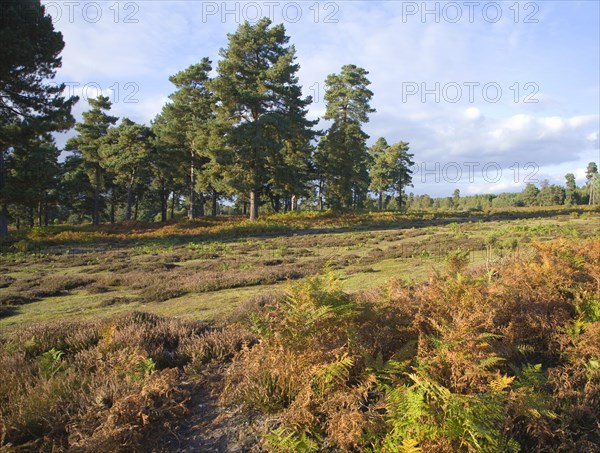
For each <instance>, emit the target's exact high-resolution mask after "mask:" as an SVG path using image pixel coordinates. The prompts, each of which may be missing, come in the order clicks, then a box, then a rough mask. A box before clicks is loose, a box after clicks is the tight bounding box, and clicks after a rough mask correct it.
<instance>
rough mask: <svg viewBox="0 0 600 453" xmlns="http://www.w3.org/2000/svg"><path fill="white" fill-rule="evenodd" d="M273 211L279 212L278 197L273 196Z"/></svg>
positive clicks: (279, 202) (279, 199)
mask: <svg viewBox="0 0 600 453" xmlns="http://www.w3.org/2000/svg"><path fill="white" fill-rule="evenodd" d="M273 211H275V212H279V211H281V198H279V197H278V196H275V199H274V200H273Z"/></svg>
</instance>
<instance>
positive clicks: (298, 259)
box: [0, 209, 600, 331]
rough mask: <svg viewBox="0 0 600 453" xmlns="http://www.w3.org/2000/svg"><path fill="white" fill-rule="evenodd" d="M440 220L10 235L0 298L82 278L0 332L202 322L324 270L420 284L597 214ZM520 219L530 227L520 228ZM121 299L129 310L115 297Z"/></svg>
mask: <svg viewBox="0 0 600 453" xmlns="http://www.w3.org/2000/svg"><path fill="white" fill-rule="evenodd" d="M452 214H453V216H450V215H447V216H446V217H444V216H443V215H438V214H431V213H427V214H411V213H409V214H395V213H374V214H346V215H340V216H335V215H333V214H331V213H305V214H297V213H294V214H290V215H287V216H284V215H276V216H271V217H269V218H267V219H265V220H262V221H261V222H259V223H258V224H250V223H248V222H245V221H242V222H240V221H239V220H237V222H236V221H234V220H232V219H205V220H201V221H198V222H192V223H189V222H186V223H182V224H174V225H168V226H163V227H161V226H157V225H137V224H129V225H116V226H114V227H112V229H111V227H109V226H102V227H100V228H98V229H93V228H91V227H72V228H67V227H52V228H49V229H39V228H37V229H34V230H31V231H29V232H25V231H23V232H19V233H18V235H17V238H18V239H19V240H20V241H23V240H27V241H30V243H32V244H35V247H32V248H31V250H30V251H21V252H17V251H15V249H14V247H13V246H12V245H10V244H9V245H6V244H5V245H4V246H3V248H2V250H3V252H2V255H1V256H0V273H2V275H7V276H10V277H13V278H14V279H15V281H14V282H12V283H11V284H10V285H9V286H8V287H6V288H0V301H1V300H2V297H5V296H6V295H15V294H16V295H23V294H28V292H31V291H34V292H35V291H38V292H39V291H40V290H43V289H44V288H45V287H48V286H50V287H52V285H53V284H54V286H56V283H55V282H54V283H53V281H52V280H53V279H55V278H63V279H69V278H73V279H76V278H89V279H91V283H90V284H89V285H87V286H84V287H80V288H76V289H73V290H66V291H62V292H61V293H60V294H59V295H56V296H53V297H42V298H41V300H38V301H36V302H31V303H28V304H24V305H19V306H15V307H13V309H12V314H5V317H3V318H0V331H1V330H12V329H15V328H18V327H19V326H23V325H28V324H32V323H42V322H45V321H48V320H55V319H92V318H103V317H108V316H112V315H114V314H118V313H124V312H129V311H133V310H143V311H148V312H152V313H156V314H160V315H166V316H177V317H183V318H189V319H198V320H213V319H217V318H219V317H221V316H223V315H226V314H227V313H229V312H231V311H232V310H233V309H235V307H236V306H237V305H239V304H240V302H243V301H244V300H246V299H248V298H249V297H251V296H256V295H258V294H262V293H268V292H271V291H274V290H278V289H280V288H282V287H283V285H284V284H285V281H286V279H287V278H288V277H293V278H300V277H304V276H308V275H315V274H317V273H319V272H320V271H321V270H322V269H323V268H324V267H325V266H326V265H328V264H329V266H331V268H332V269H334V271H335V272H336V273H337V274H338V275H340V277H341V281H342V285H343V289H344V290H345V291H348V292H358V291H362V290H365V289H368V288H372V287H377V286H381V285H383V284H385V283H386V282H387V281H388V280H389V279H390V278H394V279H400V280H407V281H416V282H419V281H423V280H425V279H427V278H428V276H429V275H431V273H432V272H438V273H440V272H443V271H444V269H445V267H446V263H445V257H446V256H447V254H448V253H451V252H453V251H456V250H462V251H463V252H464V251H471V254H470V262H469V265H470V266H488V267H489V266H493V265H494V262H496V261H498V260H501V259H506V257H510V256H511V254H513V253H515V252H522V251H525V250H527V249H528V248H529V244H530V243H531V241H546V240H550V239H554V238H556V237H567V238H573V239H584V238H589V237H598V236H599V235H600V228H599V227H598V225H599V224H600V222H598V221H599V220H600V215H599V213H598V212H597V211H586V212H585V213H584V214H583V215H581V216H579V215H578V216H573V215H570V214H569V213H568V212H563V210H559V209H556V210H555V211H550V212H548V211H547V210H545V211H540V210H529V211H527V210H523V211H514V212H513V211H511V212H503V213H497V214H494V215H482V214H480V216H481V217H479V218H477V217H472V215H471V214H469V215H466V214H464V213H452ZM527 215H529V216H530V217H531V218H525V219H524V218H523V217H526V216H527ZM128 229H129V230H128ZM68 250H70V251H73V250H77V251H79V252H81V253H76V254H70V253H67V251H68ZM33 279H35V281H34V280H33ZM123 297H126V298H129V299H131V301H130V302H129V303H122V302H123V299H117V298H123ZM111 300H112V301H115V300H116V301H117V302H116V303H112V304H111V303H110V301H111Z"/></svg>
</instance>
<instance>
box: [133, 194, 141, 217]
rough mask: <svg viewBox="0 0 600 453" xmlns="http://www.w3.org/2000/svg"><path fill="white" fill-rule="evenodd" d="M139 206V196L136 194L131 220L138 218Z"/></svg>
mask: <svg viewBox="0 0 600 453" xmlns="http://www.w3.org/2000/svg"><path fill="white" fill-rule="evenodd" d="M139 206H140V197H139V195H137V194H136V196H135V212H134V213H133V220H137V219H138V207H139Z"/></svg>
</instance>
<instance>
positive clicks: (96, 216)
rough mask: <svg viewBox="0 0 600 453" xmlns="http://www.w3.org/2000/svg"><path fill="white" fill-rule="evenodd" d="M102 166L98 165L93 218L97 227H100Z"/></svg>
mask: <svg viewBox="0 0 600 453" xmlns="http://www.w3.org/2000/svg"><path fill="white" fill-rule="evenodd" d="M100 172H101V168H100V164H96V170H95V173H96V175H95V176H96V178H95V179H96V181H95V186H94V215H93V216H92V223H93V224H94V225H95V226H98V225H100Z"/></svg>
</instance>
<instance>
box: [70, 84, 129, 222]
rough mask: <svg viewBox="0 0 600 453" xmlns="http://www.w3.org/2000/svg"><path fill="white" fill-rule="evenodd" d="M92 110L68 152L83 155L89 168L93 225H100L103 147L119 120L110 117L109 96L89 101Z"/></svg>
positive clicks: (84, 115) (85, 117)
mask: <svg viewBox="0 0 600 453" xmlns="http://www.w3.org/2000/svg"><path fill="white" fill-rule="evenodd" d="M88 103H89V104H90V107H91V109H90V110H88V111H87V112H84V113H83V122H81V123H77V124H76V125H75V130H76V131H77V132H78V135H77V136H75V137H72V138H70V139H69V140H68V141H67V146H66V148H65V149H66V150H67V151H73V152H75V153H81V155H82V156H83V159H84V161H85V163H86V165H87V168H88V172H89V173H88V175H89V177H90V181H91V182H92V184H93V185H94V212H93V215H92V223H93V224H94V225H99V224H100V201H101V200H100V191H101V188H102V177H103V167H102V155H101V153H100V149H101V147H102V146H103V145H104V144H105V142H106V136H107V134H108V129H109V127H110V126H112V125H114V124H115V123H116V122H117V120H118V118H117V117H115V116H110V115H108V114H107V113H106V112H108V111H109V110H110V108H111V106H112V104H111V102H110V100H109V98H108V97H107V96H98V97H97V98H96V99H89V100H88Z"/></svg>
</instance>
